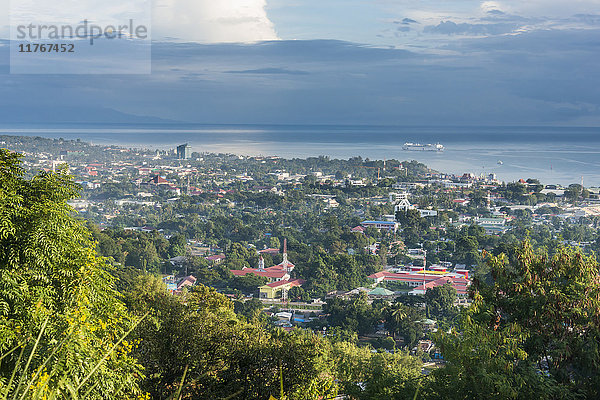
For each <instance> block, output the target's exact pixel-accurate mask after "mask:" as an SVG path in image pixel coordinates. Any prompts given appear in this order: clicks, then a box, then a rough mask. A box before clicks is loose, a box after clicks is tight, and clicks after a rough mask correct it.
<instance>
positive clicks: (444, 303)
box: [425, 283, 458, 318]
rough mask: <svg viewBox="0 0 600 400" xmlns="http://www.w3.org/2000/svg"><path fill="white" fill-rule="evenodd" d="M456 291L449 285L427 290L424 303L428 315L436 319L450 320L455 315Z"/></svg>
mask: <svg viewBox="0 0 600 400" xmlns="http://www.w3.org/2000/svg"><path fill="white" fill-rule="evenodd" d="M457 299H458V296H457V294H456V289H454V287H452V285H450V284H449V283H445V284H444V285H442V286H436V287H434V288H431V289H429V290H427V292H426V293H425V302H426V304H427V309H428V311H429V313H430V314H431V315H432V316H433V317H436V318H452V317H453V316H454V315H455V314H456V307H455V305H454V303H455V302H456V300H457Z"/></svg>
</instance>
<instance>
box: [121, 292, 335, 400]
mask: <svg viewBox="0 0 600 400" xmlns="http://www.w3.org/2000/svg"><path fill="white" fill-rule="evenodd" d="M136 292H137V293H139V292H140V290H135V291H134V294H133V298H132V301H134V302H135V303H136V304H137V305H136V306H135V307H136V312H142V310H150V313H151V316H150V318H148V319H147V320H145V321H144V322H143V323H142V324H141V326H140V329H139V330H136V336H137V339H139V340H140V344H139V345H138V347H137V348H136V349H135V351H134V354H135V355H136V356H137V357H138V358H139V360H140V362H141V363H142V364H143V365H144V366H145V367H146V369H147V376H148V378H147V379H146V380H145V381H144V389H145V390H147V391H148V392H149V393H150V394H151V395H152V396H153V398H168V397H169V396H170V395H171V394H172V393H173V392H174V391H175V390H174V389H176V388H178V387H179V386H180V383H181V381H182V377H183V375H184V373H185V374H186V380H185V381H184V385H183V387H182V391H181V393H182V397H183V398H185V399H188V398H189V399H191V398H193V399H218V398H240V399H263V398H264V399H267V398H269V396H270V395H274V396H278V397H279V393H280V385H281V380H280V377H283V390H284V393H285V394H286V395H287V396H288V398H291V399H300V400H302V399H306V400H308V399H315V398H319V397H321V396H322V397H335V394H336V386H335V384H334V382H333V378H332V377H331V375H330V374H329V372H330V371H331V369H332V365H331V362H330V361H329V359H328V357H327V355H328V344H327V343H326V342H325V341H324V340H323V339H321V338H318V337H317V336H314V335H312V334H311V333H305V332H301V331H297V332H293V333H290V334H288V333H286V332H284V331H282V330H273V331H270V330H266V329H264V328H263V327H262V325H260V324H251V323H247V322H245V321H244V320H240V319H239V318H237V316H236V315H235V313H234V310H233V304H232V303H231V302H230V301H229V299H227V298H226V297H225V296H224V295H221V294H219V293H217V292H216V291H215V290H214V289H211V288H208V287H205V286H202V285H200V286H197V287H195V288H194V289H193V290H192V291H191V292H189V293H188V294H187V295H185V296H184V297H182V298H179V297H175V296H172V295H170V294H168V293H166V291H165V290H159V291H147V290H145V289H143V288H142V289H141V292H142V293H144V294H143V295H142V296H139V295H135V293H136Z"/></svg>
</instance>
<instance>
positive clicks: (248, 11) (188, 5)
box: [153, 0, 278, 43]
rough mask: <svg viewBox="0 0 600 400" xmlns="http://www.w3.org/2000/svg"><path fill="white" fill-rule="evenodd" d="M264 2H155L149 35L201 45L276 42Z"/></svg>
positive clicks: (227, 0) (210, 0)
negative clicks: (151, 31)
mask: <svg viewBox="0 0 600 400" xmlns="http://www.w3.org/2000/svg"><path fill="white" fill-rule="evenodd" d="M266 6H267V2H266V0H156V4H155V7H154V19H153V36H154V38H156V39H159V40H160V39H161V38H175V39H177V40H179V41H192V42H201V43H226V42H242V43H248V42H257V41H262V40H276V39H278V37H277V34H276V32H275V28H274V25H273V23H272V22H271V20H270V19H269V17H268V15H267V12H266Z"/></svg>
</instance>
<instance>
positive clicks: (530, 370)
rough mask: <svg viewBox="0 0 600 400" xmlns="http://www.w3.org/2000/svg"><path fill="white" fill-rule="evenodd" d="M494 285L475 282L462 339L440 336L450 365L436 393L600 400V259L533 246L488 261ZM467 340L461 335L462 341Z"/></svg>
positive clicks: (437, 375) (440, 372)
mask: <svg viewBox="0 0 600 400" xmlns="http://www.w3.org/2000/svg"><path fill="white" fill-rule="evenodd" d="M488 263H489V265H490V269H491V275H492V277H493V281H492V282H484V281H479V280H475V281H474V283H473V299H474V302H473V305H472V306H471V307H470V308H469V309H468V310H467V311H466V312H465V314H464V315H463V316H462V318H461V324H460V331H453V332H451V333H449V334H446V333H443V332H440V333H439V334H438V337H437V338H436V344H437V345H438V346H439V347H440V348H441V350H442V353H443V355H444V359H445V360H447V361H448V362H449V363H448V365H447V366H446V367H445V368H443V369H441V370H438V371H436V372H435V373H434V378H435V382H436V383H435V384H433V387H432V388H431V389H432V391H433V392H437V393H447V392H445V391H447V390H450V391H451V393H454V394H455V395H454V396H453V397H447V398H466V397H470V398H506V399H508V398H516V399H521V398H524V399H525V398H527V399H529V398H541V399H562V398H567V399H568V398H589V399H592V398H598V397H599V396H600V356H599V353H598V351H597V349H598V348H600V281H599V280H598V273H599V270H600V268H599V266H598V263H597V261H596V260H595V259H594V258H591V257H588V256H585V255H583V254H582V253H581V252H580V251H578V250H573V249H568V248H562V249H559V250H558V251H557V252H556V253H555V254H554V255H553V256H549V255H548V254H546V253H543V252H537V253H536V252H534V250H533V249H532V246H531V245H530V244H529V243H528V242H524V243H523V244H522V245H521V246H520V247H519V248H518V249H517V251H516V254H515V256H514V258H513V259H512V260H509V259H508V258H507V257H506V256H504V255H500V256H491V257H489V259H488ZM459 332H460V333H459Z"/></svg>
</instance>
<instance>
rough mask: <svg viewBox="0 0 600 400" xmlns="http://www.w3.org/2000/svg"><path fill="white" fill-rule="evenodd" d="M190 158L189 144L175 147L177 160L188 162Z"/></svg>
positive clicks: (190, 148)
mask: <svg viewBox="0 0 600 400" xmlns="http://www.w3.org/2000/svg"><path fill="white" fill-rule="evenodd" d="M190 158H192V147H191V146H190V145H189V144H187V143H186V144H182V145H180V146H177V159H178V160H189V159H190Z"/></svg>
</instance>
